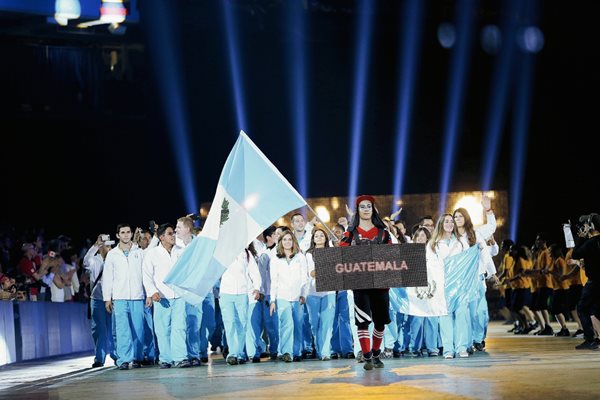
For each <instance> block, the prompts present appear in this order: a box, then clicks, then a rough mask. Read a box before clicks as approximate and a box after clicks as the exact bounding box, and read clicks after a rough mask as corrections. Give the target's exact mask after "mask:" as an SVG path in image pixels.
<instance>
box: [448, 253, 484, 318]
mask: <svg viewBox="0 0 600 400" xmlns="http://www.w3.org/2000/svg"><path fill="white" fill-rule="evenodd" d="M444 270H445V288H446V290H445V292H446V304H447V306H448V313H452V312H454V311H456V309H457V308H458V306H459V305H461V304H468V303H469V302H471V301H473V300H476V299H478V298H479V296H480V291H479V285H481V284H482V283H481V281H480V280H479V246H478V245H474V246H471V247H470V248H469V249H467V250H465V251H463V252H461V253H458V254H456V255H454V256H450V257H448V258H446V260H444Z"/></svg>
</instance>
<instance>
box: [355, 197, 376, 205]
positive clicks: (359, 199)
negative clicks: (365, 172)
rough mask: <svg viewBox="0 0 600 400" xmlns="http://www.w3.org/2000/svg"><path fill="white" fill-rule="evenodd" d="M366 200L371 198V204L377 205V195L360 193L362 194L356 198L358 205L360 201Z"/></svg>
mask: <svg viewBox="0 0 600 400" xmlns="http://www.w3.org/2000/svg"><path fill="white" fill-rule="evenodd" d="M364 200H369V201H370V202H371V204H373V205H375V197H373V196H370V195H368V194H363V195H360V196H358V197H357V198H356V207H358V205H359V204H360V202H361V201H364Z"/></svg>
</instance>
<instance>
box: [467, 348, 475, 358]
mask: <svg viewBox="0 0 600 400" xmlns="http://www.w3.org/2000/svg"><path fill="white" fill-rule="evenodd" d="M467 353H468V354H469V355H470V356H471V355H473V353H475V352H474V351H473V346H470V347H467Z"/></svg>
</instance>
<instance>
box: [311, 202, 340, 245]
mask: <svg viewBox="0 0 600 400" xmlns="http://www.w3.org/2000/svg"><path fill="white" fill-rule="evenodd" d="M306 207H307V208H308V209H309V210H310V211H311V212H312V213H313V214H314V216H315V217H316V218H317V221H319V222H320V223H321V225H323V226H324V227H325V229H326V230H327V232H329V234H330V235H331V239H332V240H333V241H334V242H339V239H338V238H337V237H336V236H335V234H334V233H333V231H332V230H331V229H329V227H328V226H327V224H326V223H325V222H323V221H322V220H321V218H319V214H317V213H316V212H315V210H313V209H312V207H311V206H310V205H309V204H308V202H306Z"/></svg>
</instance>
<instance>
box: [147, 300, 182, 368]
mask: <svg viewBox="0 0 600 400" xmlns="http://www.w3.org/2000/svg"><path fill="white" fill-rule="evenodd" d="M185 306H186V302H185V300H183V299H181V298H179V299H160V302H154V332H155V333H156V341H157V343H158V350H159V352H160V354H159V358H160V361H161V362H165V363H172V362H179V361H183V360H187V358H188V356H187V346H186V330H187V325H186V311H185Z"/></svg>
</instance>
